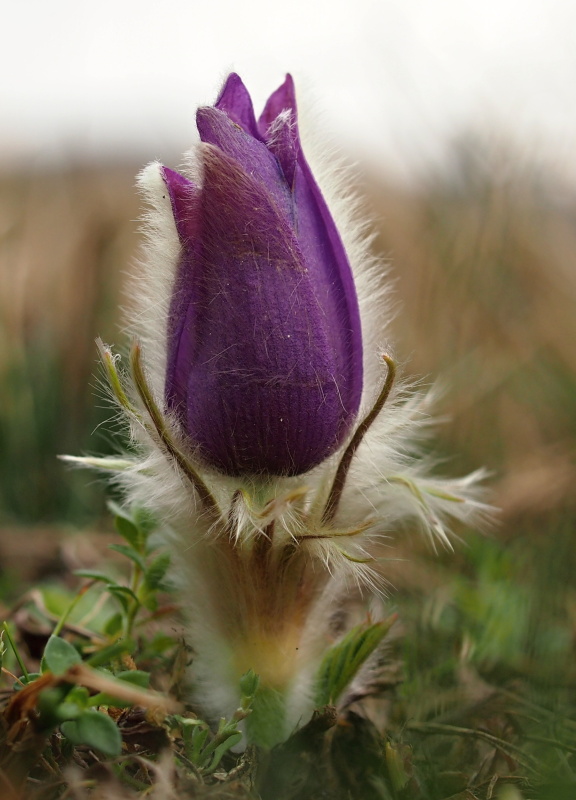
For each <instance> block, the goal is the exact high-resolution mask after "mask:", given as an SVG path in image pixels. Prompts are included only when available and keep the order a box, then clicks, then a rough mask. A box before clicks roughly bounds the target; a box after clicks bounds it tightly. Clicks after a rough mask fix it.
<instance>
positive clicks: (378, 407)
mask: <svg viewBox="0 0 576 800" xmlns="http://www.w3.org/2000/svg"><path fill="white" fill-rule="evenodd" d="M382 359H383V361H385V363H386V366H387V368H388V373H387V375H386V380H385V381H384V386H383V387H382V391H381V392H380V394H379V396H378V399H377V400H376V402H375V403H374V405H373V407H372V410H371V411H370V413H369V414H368V415H367V416H366V417H365V418H364V420H363V421H362V422H361V423H360V425H359V426H358V427H357V428H356V431H355V432H354V436H353V437H352V439H351V440H350V444H349V445H348V447H347V448H346V450H345V451H344V455H343V456H342V458H341V460H340V463H339V464H338V469H337V470H336V475H335V477H334V482H333V483H332V488H331V489H330V494H329V495H328V500H327V501H326V506H325V508H324V513H323V514H322V523H323V524H324V525H327V524H328V523H329V522H331V521H332V520H333V519H334V516H335V514H336V511H337V510H338V503H339V502H340V497H341V496H342V492H343V491H344V485H345V483H346V478H347V476H348V470H349V469H350V465H351V463H352V459H353V458H354V454H355V453H356V450H357V449H358V447H359V446H360V443H361V442H362V439H363V438H364V436H365V435H366V433H367V432H368V429H369V428H370V426H371V425H372V423H373V422H374V420H375V419H376V417H377V416H378V414H379V413H380V412H381V411H382V409H383V408H384V406H385V404H386V401H387V400H388V397H389V396H390V392H391V391H392V387H393V386H394V380H395V378H396V364H395V362H394V361H393V360H392V359H391V358H390V356H388V355H383V356H382Z"/></svg>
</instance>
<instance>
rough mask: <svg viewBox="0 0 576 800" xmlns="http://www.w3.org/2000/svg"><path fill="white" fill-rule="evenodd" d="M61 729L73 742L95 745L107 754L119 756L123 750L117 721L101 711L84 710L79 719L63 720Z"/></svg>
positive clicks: (96, 748) (89, 745)
mask: <svg viewBox="0 0 576 800" xmlns="http://www.w3.org/2000/svg"><path fill="white" fill-rule="evenodd" d="M60 730H61V731H62V733H63V734H64V736H66V738H67V739H69V740H70V741H71V742H72V744H75V745H79V744H83V745H87V746H88V747H93V748H94V749H95V750H98V751H99V752H100V753H102V754H103V755H105V756H118V755H120V753H121V751H122V737H121V735H120V731H119V730H118V727H117V725H116V723H115V722H114V721H113V720H112V719H111V718H110V717H109V716H108V715H107V714H102V713H101V712H100V711H93V710H88V711H83V712H82V714H80V716H79V717H78V719H76V720H73V721H70V722H63V723H62V725H61V726H60Z"/></svg>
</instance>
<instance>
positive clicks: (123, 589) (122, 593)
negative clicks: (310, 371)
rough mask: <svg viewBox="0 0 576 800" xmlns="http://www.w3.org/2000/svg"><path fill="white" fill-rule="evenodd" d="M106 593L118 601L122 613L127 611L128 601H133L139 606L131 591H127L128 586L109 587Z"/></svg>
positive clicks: (138, 601)
mask: <svg viewBox="0 0 576 800" xmlns="http://www.w3.org/2000/svg"><path fill="white" fill-rule="evenodd" d="M108 591H109V592H110V594H113V595H114V597H116V598H117V599H118V600H119V602H120V604H121V605H122V608H123V609H124V611H128V610H129V607H130V604H129V602H128V601H129V599H132V600H135V601H136V602H137V603H138V605H140V600H138V598H137V597H136V595H135V594H134V592H133V591H132V589H129V588H128V586H109V587H108Z"/></svg>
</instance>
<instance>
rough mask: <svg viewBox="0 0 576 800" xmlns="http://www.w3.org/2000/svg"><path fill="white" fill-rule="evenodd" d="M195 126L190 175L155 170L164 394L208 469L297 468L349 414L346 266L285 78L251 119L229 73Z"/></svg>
mask: <svg viewBox="0 0 576 800" xmlns="http://www.w3.org/2000/svg"><path fill="white" fill-rule="evenodd" d="M197 125H198V130H199V133H200V139H201V141H202V144H200V145H199V159H200V163H201V168H202V183H201V185H197V184H195V183H192V182H191V181H189V180H188V179H186V178H184V177H182V176H181V175H179V174H178V173H176V172H174V171H172V170H170V169H168V168H167V167H163V168H162V175H163V178H164V181H165V183H166V186H167V189H168V194H169V197H170V201H171V205H172V212H173V215H174V220H175V223H176V229H177V232H178V236H179V238H180V243H181V256H180V261H179V264H178V268H177V273H176V279H175V283H174V289H173V295H172V301H171V308H170V315H169V322H168V359H167V374H166V385H165V393H166V403H167V406H168V408H169V409H170V410H172V411H173V412H174V413H175V414H176V415H177V417H178V419H179V420H180V423H181V425H182V429H183V432H184V433H185V435H186V437H187V438H188V439H189V440H190V442H191V444H192V446H193V447H195V448H196V449H197V452H198V454H199V456H200V457H201V458H202V459H203V460H204V461H205V463H206V464H207V465H209V466H211V467H213V468H215V469H216V470H218V471H220V472H223V473H226V474H228V475H250V474H270V475H298V474H300V473H303V472H306V471H307V470H309V469H311V468H312V467H314V466H316V465H317V464H320V463H321V462H322V461H323V460H324V459H326V458H327V457H328V456H329V455H331V454H332V453H333V452H334V451H335V450H336V449H337V448H338V446H339V445H340V444H341V443H342V442H343V440H344V438H345V437H346V435H347V434H348V432H349V431H350V428H351V426H352V424H353V422H354V420H355V418H356V415H357V413H358V407H359V404H360V396H361V393H362V337H361V329H360V316H359V311H358V301H357V298H356V291H355V288H354V283H353V279H352V272H351V269H350V265H349V263H348V259H347V256H346V253H345V251H344V247H343V245H342V241H341V239H340V236H339V234H338V231H337V229H336V226H335V224H334V221H333V219H332V217H331V215H330V212H329V211H328V208H327V206H326V203H325V201H324V198H323V197H322V194H321V192H320V190H319V188H318V186H317V184H316V182H315V180H314V177H313V176H312V173H311V171H310V168H309V166H308V164H307V162H306V160H305V158H304V155H303V153H302V149H301V146H300V139H299V135H298V124H297V115H296V103H295V97H294V86H293V82H292V78H291V77H290V76H287V77H286V80H285V82H284V84H283V85H282V86H281V87H280V88H279V89H278V90H277V91H276V92H274V94H273V95H272V96H271V97H270V98H269V100H268V102H267V104H266V107H265V109H264V112H263V114H262V116H261V117H260V119H259V120H258V121H257V120H256V118H255V116H254V111H253V107H252V101H251V99H250V95H249V94H248V92H247V90H246V88H245V86H244V84H243V83H242V81H241V80H240V78H239V77H238V76H237V75H235V74H232V75H230V76H229V78H228V80H227V81H226V84H225V86H224V89H223V91H222V93H221V95H220V97H219V99H218V101H217V103H216V105H215V106H214V107H206V108H200V109H199V110H198V113H197Z"/></svg>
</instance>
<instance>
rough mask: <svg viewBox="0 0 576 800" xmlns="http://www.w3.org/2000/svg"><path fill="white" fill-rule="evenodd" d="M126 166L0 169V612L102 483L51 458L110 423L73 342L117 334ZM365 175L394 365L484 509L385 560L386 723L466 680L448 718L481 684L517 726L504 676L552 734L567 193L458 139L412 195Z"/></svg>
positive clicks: (564, 647)
mask: <svg viewBox="0 0 576 800" xmlns="http://www.w3.org/2000/svg"><path fill="white" fill-rule="evenodd" d="M136 172H137V167H136V166H134V167H133V166H131V165H126V166H123V167H121V168H119V167H109V168H106V167H102V168H95V167H92V168H85V167H82V166H70V167H69V168H68V169H67V170H65V171H58V172H49V171H46V172H43V173H34V172H27V173H22V174H7V175H4V176H0V226H1V227H0V380H1V386H2V391H1V403H0V559H1V560H0V566H1V568H2V571H3V574H4V578H3V580H2V582H1V583H0V586H2V587H4V589H5V590H6V591H5V594H6V597H5V598H4V600H6V598H7V597H9V596H15V595H17V594H18V592H19V591H22V590H23V589H24V588H25V586H24V584H23V583H22V582H21V581H22V580H23V578H24V577H25V578H26V580H29V581H30V580H35V579H37V578H38V577H39V576H41V575H44V574H47V573H49V572H50V569H55V568H56V567H54V565H55V564H56V565H58V563H61V550H62V548H63V547H65V542H66V541H67V540H68V539H69V538H70V532H71V530H72V529H73V528H75V527H79V528H84V529H94V530H98V529H106V528H108V527H109V523H108V521H107V518H106V514H105V510H104V508H105V506H104V488H103V486H102V484H101V483H99V482H98V481H95V480H94V479H93V478H92V477H91V476H90V475H88V474H87V473H83V472H78V473H74V472H70V471H69V470H66V469H65V468H64V467H63V466H62V465H61V464H60V463H59V462H58V461H57V460H56V455H57V454H58V453H83V452H91V453H105V452H111V451H113V450H114V449H115V448H116V447H117V446H118V445H117V444H114V441H113V440H112V438H111V434H110V431H109V428H108V429H107V428H106V426H102V425H101V423H102V422H103V421H104V420H105V419H107V417H109V415H110V412H109V410H106V409H105V408H102V405H103V404H102V402H101V400H99V398H98V393H97V391H96V389H95V385H96V378H95V374H96V372H97V370H96V350H95V346H94V339H95V337H96V336H97V335H100V336H102V337H103V338H104V339H105V340H106V341H108V342H111V343H116V344H121V343H122V336H121V333H120V327H119V326H120V318H119V311H118V306H119V304H120V303H121V302H122V298H121V294H122V286H123V282H124V270H125V269H126V267H127V265H128V264H129V263H130V261H131V259H133V258H134V257H135V254H136V252H137V245H138V233H137V227H138V226H137V222H136V220H137V217H138V216H139V213H140V201H139V198H138V196H137V193H136V191H135V189H134V175H135V173H136ZM373 176H374V170H371V169H370V168H369V167H367V168H366V170H365V172H364V173H359V176H358V182H359V188H360V191H361V192H362V193H363V194H364V195H365V197H366V205H367V208H368V211H369V213H370V214H371V216H372V217H373V218H374V220H375V224H376V230H377V238H376V240H375V246H376V247H377V248H378V250H379V251H380V252H381V253H382V254H383V255H384V256H385V257H386V258H387V259H389V260H391V262H392V264H393V272H392V274H393V276H394V277H395V278H396V281H397V297H398V301H399V312H398V314H397V316H396V318H395V320H394V324H393V332H394V338H395V343H396V353H397V355H398V356H399V357H400V358H401V359H402V360H404V361H405V367H404V369H405V372H407V373H408V374H411V375H414V376H424V378H425V379H426V380H429V381H433V380H435V379H436V378H440V379H441V381H442V383H443V385H444V386H445V392H444V395H443V397H442V400H441V402H440V407H439V412H440V413H441V414H444V415H446V417H447V421H446V422H445V423H444V424H443V425H442V426H441V427H440V428H439V429H438V432H437V436H436V440H435V449H436V450H437V451H438V452H439V453H440V454H441V456H442V457H443V458H445V459H446V462H447V463H446V466H445V470H446V472H450V473H452V474H458V473H460V472H463V471H467V470H472V469H476V468H477V467H479V466H483V465H484V466H486V467H487V468H488V469H489V470H490V471H491V473H492V477H491V484H492V490H493V500H494V503H495V505H497V506H498V507H499V508H500V509H501V511H500V513H499V520H498V524H497V527H496V528H495V530H494V531H492V532H491V533H489V534H488V535H487V536H478V535H476V534H474V533H473V532H468V533H464V534H463V538H464V543H463V544H462V545H461V546H458V547H457V548H456V552H455V554H440V556H439V557H436V556H434V554H431V553H430V552H428V551H427V550H426V549H425V547H423V546H422V545H421V544H420V543H418V542H417V541H416V540H415V541H411V540H408V541H407V543H406V544H405V545H402V546H401V547H400V553H401V554H402V555H405V556H406V557H407V559H408V560H407V561H406V562H391V564H390V578H391V583H392V584H393V585H394V587H395V590H396V591H395V593H394V595H393V601H394V602H395V603H397V605H398V607H399V609H400V612H401V616H402V617H403V620H404V622H403V624H404V626H405V629H406V631H407V632H408V634H409V635H407V636H406V637H405V644H404V645H403V646H404V648H405V649H404V653H403V657H404V659H405V664H406V667H405V670H406V672H405V680H404V684H403V689H402V692H403V702H404V703H405V707H406V709H408V711H407V712H406V714H407V718H409V719H411V720H413V721H414V724H415V725H417V724H431V723H432V722H433V721H435V720H442V721H444V722H446V720H450V719H455V717H454V714H456V711H455V709H457V710H458V714H460V715H461V714H462V713H463V706H462V694H461V688H462V686H463V685H465V686H466V687H467V692H468V694H467V698H468V700H467V701H466V702H467V705H466V709H465V711H466V713H467V714H472V716H471V717H469V718H468V723H469V724H470V725H474V724H478V723H477V722H474V720H475V719H477V717H474V714H476V715H478V713H479V711H478V708H479V706H478V704H479V703H481V702H484V700H485V699H486V697H488V696H490V697H492V694H491V693H490V692H487V691H486V687H487V686H491V687H493V686H498V687H500V689H501V690H502V692H505V693H506V692H507V693H508V694H507V695H506V696H507V697H508V700H509V703H508V705H506V707H505V714H504V717H502V715H501V714H495V713H494V714H493V713H492V711H490V712H489V718H493V719H495V720H497V723H496V722H495V723H494V724H495V725H496V724H497V725H500V726H501V725H502V724H504V723H503V722H502V719H504V718H505V720H507V723H506V724H510V725H520V724H521V723H520V721H519V720H520V717H521V715H520V716H519V712H518V710H517V700H514V698H517V692H518V691H519V687H520V686H522V687H523V691H524V695H523V696H524V698H525V699H526V698H527V697H529V698H532V699H531V700H530V702H533V704H534V708H533V710H532V716H531V717H530V719H531V720H532V721H531V722H530V725H528V728H525V734H526V736H527V737H528V739H530V736H532V738H534V736H536V739H538V738H540V739H546V738H548V739H550V737H553V736H561V734H560V733H558V730H559V728H558V725H559V720H560V719H562V720H564V719H568V718H572V719H575V715H574V711H575V709H576V691H575V690H576V681H575V680H574V679H575V674H574V672H575V668H574V643H575V640H576V587H575V584H574V575H575V574H576V547H575V544H576V533H575V531H574V522H575V520H576V497H575V493H574V489H573V487H574V484H575V477H576V464H575V460H574V453H575V441H576V347H575V342H576V313H575V309H576V303H575V301H576V191H575V190H574V187H571V186H569V185H566V184H565V183H564V182H563V179H562V176H560V175H558V174H551V173H550V172H549V171H547V170H546V169H544V168H543V167H542V166H539V165H535V164H534V163H528V162H526V161H524V160H523V159H522V158H521V155H520V154H518V153H517V152H515V151H514V150H513V148H507V147H505V146H502V145H498V146H492V145H491V144H490V143H487V142H481V141H474V140H469V141H467V142H464V141H461V142H459V143H458V144H457V145H455V146H454V152H453V159H452V163H451V167H450V168H449V169H447V170H446V171H445V172H443V173H441V174H440V173H438V174H435V175H429V177H428V179H426V180H422V181H421V182H420V183H419V184H418V185H412V186H410V187H408V186H405V185H404V186H399V185H397V184H394V183H392V182H390V181H386V180H383V179H382V180H375V178H374V177H373ZM59 559H60V562H59ZM24 562H25V563H26V564H27V568H26V570H24V569H23V564H24ZM48 562H49V565H48V566H47V563H48ZM50 565H51V566H50ZM457 686H458V687H459V688H458V691H456V688H457ZM526 687H528V694H526V691H525V690H526ZM502 696H504V695H502ZM471 697H473V698H475V700H474V702H472V701H471V700H470V698H471ZM486 713H488V712H486ZM451 715H452V716H451ZM482 715H483V716H482ZM482 715H481V716H482V719H483V720H484V723H483V724H487V723H486V715H485V713H484V711H483V712H482ZM490 715H492V717H490ZM525 718H526V717H522V720H524V722H525ZM459 719H460V717H459ZM524 722H522V725H524ZM534 726H536V729H537V732H538V733H537V734H534V731H533V730H532V728H533V727H534ZM550 726H552V727H550ZM562 730H564V729H562ZM530 731H532V733H530ZM573 733H574V730H572V734H571V735H572V736H573ZM432 734H433V731H430V730H428V731H425V732H424V733H422V730H421V731H420V732H418V731H416V733H415V734H414V735H416V736H418V735H423V736H425V738H426V737H427V738H426V742H430V744H429V745H428V744H427V745H426V746H427V747H429V750H427V751H426V752H427V756H426V757H427V758H429V759H430V760H431V762H432V761H435V760H437V759H438V752H440V751H442V752H443V753H444V754H446V753H448V752H452V751H451V749H450V748H446V746H445V743H444V744H442V742H444V740H441V746H440V745H439V744H438V742H437V741H436V739H435V738H434V736H433V735H432ZM563 735H564V734H562V736H563ZM572 741H574V739H573V740H572ZM534 747H535V748H536V749H537V750H538V752H539V753H540V755H541V756H542V758H543V759H544V760H545V761H546V763H549V765H550V766H549V772H550V775H551V776H552V777H551V778H550V780H551V781H552V783H553V781H554V780H556V778H557V776H558V775H561V776H562V775H564V776H566V775H568V776H569V778H570V780H572V779H575V781H576V778H574V776H575V773H574V771H573V769H574V762H573V755H574V754H572V761H569V760H568V759H566V758H564V760H563V761H562V763H560V760H561V759H560V756H559V755H558V749H557V748H555V747H553V746H550V748H549V751H548V750H546V747H548V746H547V745H543V744H542V742H540V744H537V743H536V744H534ZM438 748H439V749H438ZM542 748H544V750H542ZM461 755H462V754H460V756H459V757H461ZM443 757H444V756H443ZM462 758H463V756H462ZM505 766H506V765H505ZM507 768H509V769H511V767H510V765H508V766H507ZM566 780H568V778H566ZM552 783H551V784H550V785H552ZM574 785H576V783H575V784H574ZM551 791H552V790H551ZM554 791H555V792H556V794H553V793H552V794H550V797H551V798H552V797H554V800H556V798H560V796H561V795H560V794H559V793H558V792H559V791H560V790H559V789H558V788H556V789H555V790H554ZM430 796H432V795H430ZM434 796H436V795H434ZM438 796H439V797H440V796H443V795H442V794H441V793H440V792H438ZM462 796H464V795H462ZM486 796H488V795H486ZM544 796H548V795H545V794H542V797H544Z"/></svg>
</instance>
